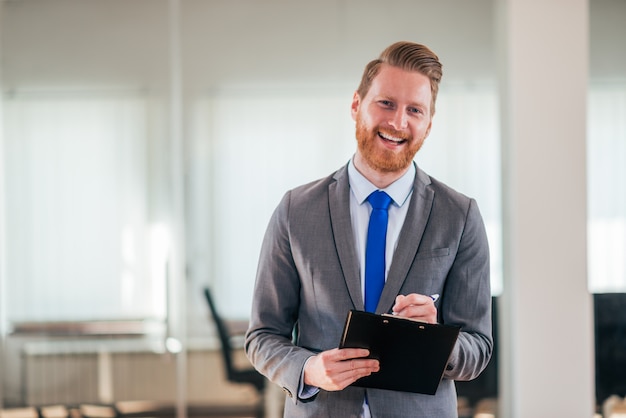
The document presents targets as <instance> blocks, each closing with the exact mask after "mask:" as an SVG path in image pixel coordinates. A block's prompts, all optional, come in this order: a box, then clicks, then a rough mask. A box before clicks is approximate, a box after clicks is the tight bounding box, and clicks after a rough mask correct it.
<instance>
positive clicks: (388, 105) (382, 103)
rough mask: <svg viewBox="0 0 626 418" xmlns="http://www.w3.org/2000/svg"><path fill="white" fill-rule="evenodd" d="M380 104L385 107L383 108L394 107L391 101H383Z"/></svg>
mask: <svg viewBox="0 0 626 418" xmlns="http://www.w3.org/2000/svg"><path fill="white" fill-rule="evenodd" d="M380 104H381V105H383V106H387V107H391V106H393V103H392V102H391V101H389V100H381V101H380Z"/></svg>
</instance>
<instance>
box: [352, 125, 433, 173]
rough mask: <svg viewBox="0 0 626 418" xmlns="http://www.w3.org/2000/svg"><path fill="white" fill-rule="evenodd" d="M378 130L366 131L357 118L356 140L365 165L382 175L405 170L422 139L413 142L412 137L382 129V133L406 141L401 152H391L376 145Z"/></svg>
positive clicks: (378, 138)
mask: <svg viewBox="0 0 626 418" xmlns="http://www.w3.org/2000/svg"><path fill="white" fill-rule="evenodd" d="M379 130H380V129H378V128H375V129H373V130H368V129H367V127H366V126H365V123H363V121H362V120H361V118H360V117H357V121H356V140H357V144H358V147H359V151H360V152H361V155H362V156H363V158H364V159H365V161H366V162H367V164H368V165H369V166H370V167H372V168H373V169H375V170H377V171H380V172H383V173H393V172H398V171H402V170H405V169H406V168H407V167H408V166H409V164H411V162H412V161H413V157H415V154H416V153H417V151H419V149H420V148H421V147H422V144H423V143H424V139H422V140H421V141H414V139H413V137H412V136H410V135H409V136H407V135H406V134H402V133H401V132H397V131H394V130H390V129H384V130H382V131H383V132H385V133H387V134H390V135H392V136H395V137H398V138H404V139H406V141H407V142H406V146H404V147H403V148H402V150H401V151H399V152H398V151H395V152H394V151H393V150H390V149H386V148H384V147H381V146H380V144H377V142H378V141H380V140H381V139H380V137H379V136H378V132H379Z"/></svg>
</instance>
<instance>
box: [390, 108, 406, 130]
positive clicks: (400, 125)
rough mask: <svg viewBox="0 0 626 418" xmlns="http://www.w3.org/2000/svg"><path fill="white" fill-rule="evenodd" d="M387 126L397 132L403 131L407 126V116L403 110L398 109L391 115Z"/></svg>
mask: <svg viewBox="0 0 626 418" xmlns="http://www.w3.org/2000/svg"><path fill="white" fill-rule="evenodd" d="M389 124H390V125H391V126H393V127H394V129H396V130H397V131H400V130H402V129H405V128H406V127H407V125H408V119H407V114H406V112H405V111H404V110H403V109H398V110H396V111H395V112H394V113H393V116H392V118H391V120H390V121H389Z"/></svg>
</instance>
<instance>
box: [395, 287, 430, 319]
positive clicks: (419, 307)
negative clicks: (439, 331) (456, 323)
mask: <svg viewBox="0 0 626 418" xmlns="http://www.w3.org/2000/svg"><path fill="white" fill-rule="evenodd" d="M392 311H393V314H394V315H398V316H401V317H404V318H409V319H413V320H415V321H421V322H427V323H429V324H436V323H437V308H435V302H434V301H433V298H431V297H430V296H427V295H420V294H417V293H411V294H408V295H406V296H405V295H398V296H396V304H395V305H393V309H392Z"/></svg>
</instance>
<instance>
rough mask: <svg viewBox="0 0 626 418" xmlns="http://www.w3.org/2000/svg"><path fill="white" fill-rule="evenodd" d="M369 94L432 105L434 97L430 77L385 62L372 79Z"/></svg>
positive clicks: (370, 95)
mask: <svg viewBox="0 0 626 418" xmlns="http://www.w3.org/2000/svg"><path fill="white" fill-rule="evenodd" d="M367 96H369V97H370V98H372V97H374V96H377V97H380V96H382V97H387V98H393V99H395V100H402V101H406V102H410V103H419V104H427V105H430V102H431V99H432V91H431V88H430V79H429V78H428V77H426V76H425V75H424V74H421V73H418V72H416V71H406V70H403V69H401V68H398V67H392V66H391V65H388V64H383V65H382V66H381V68H380V71H379V72H378V74H377V75H376V77H374V79H373V80H372V85H371V87H370V90H369V91H368V93H367ZM367 96H366V97H367Z"/></svg>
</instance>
